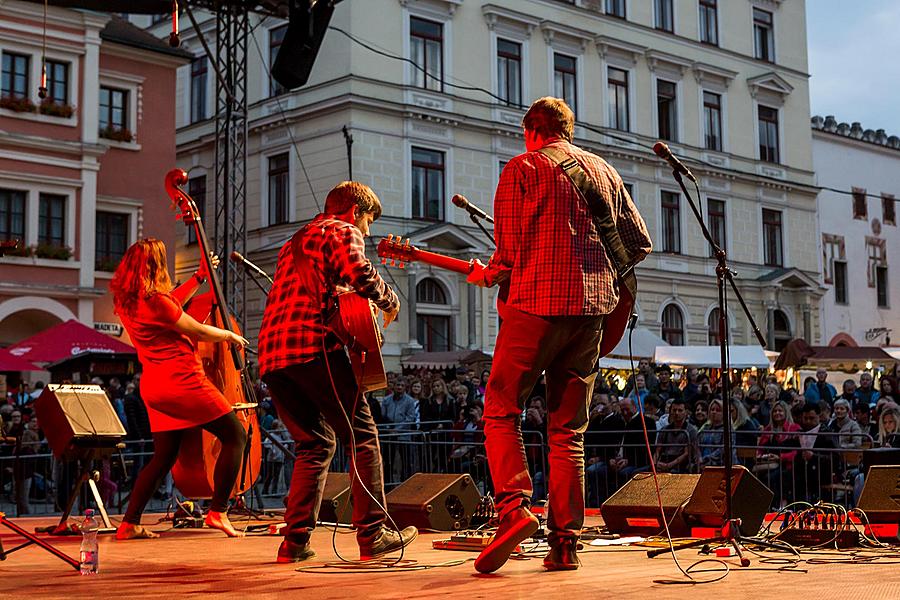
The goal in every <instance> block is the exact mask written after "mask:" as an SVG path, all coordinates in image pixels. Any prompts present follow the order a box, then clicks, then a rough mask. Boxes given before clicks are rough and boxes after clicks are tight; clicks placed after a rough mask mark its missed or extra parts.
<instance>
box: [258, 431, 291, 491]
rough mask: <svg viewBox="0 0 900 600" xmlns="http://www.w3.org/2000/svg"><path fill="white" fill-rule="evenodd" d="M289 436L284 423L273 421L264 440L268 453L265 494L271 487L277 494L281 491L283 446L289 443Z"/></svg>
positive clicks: (264, 482)
mask: <svg viewBox="0 0 900 600" xmlns="http://www.w3.org/2000/svg"><path fill="white" fill-rule="evenodd" d="M289 437H290V436H289V435H287V430H285V428H284V423H282V422H281V421H279V420H278V419H275V420H274V421H272V426H271V427H270V428H269V429H268V430H267V435H266V437H265V438H264V440H265V441H264V442H263V449H264V450H265V453H266V477H265V479H264V480H263V490H262V493H263V494H268V493H269V490H270V489H271V490H272V493H275V494H277V493H279V492H280V491H281V471H282V469H283V468H284V450H283V449H282V446H285V445H286V444H287V443H288V438H289ZM279 444H280V445H279Z"/></svg>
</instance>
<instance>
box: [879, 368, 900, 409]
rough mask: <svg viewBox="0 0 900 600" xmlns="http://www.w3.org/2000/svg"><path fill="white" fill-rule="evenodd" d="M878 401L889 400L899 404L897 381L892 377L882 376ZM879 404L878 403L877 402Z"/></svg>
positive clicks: (899, 396)
mask: <svg viewBox="0 0 900 600" xmlns="http://www.w3.org/2000/svg"><path fill="white" fill-rule="evenodd" d="M878 392H879V393H878V399H879V400H881V399H882V398H887V399H888V400H890V401H891V402H897V399H898V398H900V394H898V390H897V379H896V378H894V377H892V376H890V375H882V376H881V380H880V381H879V390H878ZM875 403H876V404H878V401H876V402H875Z"/></svg>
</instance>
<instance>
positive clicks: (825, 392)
mask: <svg viewBox="0 0 900 600" xmlns="http://www.w3.org/2000/svg"><path fill="white" fill-rule="evenodd" d="M827 379H828V370H827V369H825V368H824V367H819V368H818V369H816V379H815V381H814V382H813V383H812V385H810V386H809V387H807V388H806V391H805V392H804V393H803V396H804V397H805V398H806V400H807V401H808V402H812V403H813V404H818V403H819V402H821V401H822V400H824V401H825V402H828V403H829V404H834V400H835V399H836V398H837V390H836V389H834V386H833V385H831V384H830V383H828V381H827Z"/></svg>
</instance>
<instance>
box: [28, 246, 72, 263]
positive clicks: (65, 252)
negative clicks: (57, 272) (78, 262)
mask: <svg viewBox="0 0 900 600" xmlns="http://www.w3.org/2000/svg"><path fill="white" fill-rule="evenodd" d="M34 255H35V256H37V257H38V258H49V259H52V260H69V259H70V258H72V249H71V248H69V247H68V246H56V245H54V244H38V245H37V246H35V247H34Z"/></svg>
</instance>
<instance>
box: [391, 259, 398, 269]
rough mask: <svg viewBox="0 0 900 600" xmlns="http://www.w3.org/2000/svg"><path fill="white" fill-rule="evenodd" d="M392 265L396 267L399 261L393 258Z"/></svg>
mask: <svg viewBox="0 0 900 600" xmlns="http://www.w3.org/2000/svg"><path fill="white" fill-rule="evenodd" d="M391 266H392V267H396V266H397V261H396V260H394V259H393V258H392V259H391Z"/></svg>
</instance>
